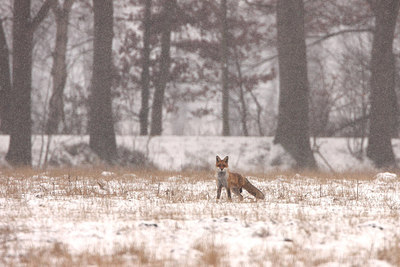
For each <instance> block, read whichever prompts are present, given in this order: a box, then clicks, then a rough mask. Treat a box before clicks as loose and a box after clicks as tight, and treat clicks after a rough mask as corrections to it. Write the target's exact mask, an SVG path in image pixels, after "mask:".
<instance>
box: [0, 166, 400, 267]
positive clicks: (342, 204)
mask: <svg viewBox="0 0 400 267" xmlns="http://www.w3.org/2000/svg"><path fill="white" fill-rule="evenodd" d="M249 179H250V180H251V181H252V182H253V184H255V185H256V186H257V187H259V188H260V189H261V190H262V191H263V192H264V193H265V194H266V199H265V200H262V201H254V199H253V198H252V196H250V195H249V194H247V193H244V196H245V199H244V201H243V202H240V201H239V200H238V199H237V198H234V199H233V202H228V201H227V200H226V194H224V193H223V197H222V200H220V201H219V202H216V200H215V196H216V186H215V182H214V180H213V177H212V173H209V172H199V173H191V174H190V173H182V174H179V173H167V172H130V171H123V170H114V171H110V170H108V171H104V170H53V171H48V172H35V171H20V172H18V171H17V172H15V171H14V172H12V173H11V172H9V171H7V172H6V171H4V172H2V174H1V175H0V181H1V183H0V218H1V220H0V258H1V260H0V264H2V265H20V264H22V265H28V266H31V265H32V266H40V265H42V266H43V265H50V266H53V265H65V266H66V265H68V266H70V265H81V266H85V265H108V266H109V265H130V266H132V265H149V266H154V265H157V266H196V265H198V266H200V265H201V266H205V265H227V266H317V265H318V266H339V265H340V266H390V265H392V266H398V265H399V264H400V222H399V221H400V220H399V219H400V216H399V209H400V197H399V196H400V195H399V193H400V191H399V189H400V188H399V186H400V183H399V179H398V178H397V176H396V175H389V174H381V175H378V176H376V177H366V176H365V177H364V178H362V176H354V175H353V176H351V177H350V176H349V177H346V176H341V177H337V178H334V177H329V176H327V175H326V174H325V175H323V174H321V175H320V176H318V175H317V176H313V175H312V174H309V175H307V176H302V175H299V174H297V175H296V174H289V173H285V174H269V175H267V174H266V175H260V176H257V177H255V176H254V177H253V176H251V177H249Z"/></svg>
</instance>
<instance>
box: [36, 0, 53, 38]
mask: <svg viewBox="0 0 400 267" xmlns="http://www.w3.org/2000/svg"><path fill="white" fill-rule="evenodd" d="M54 1H55V0H46V1H45V2H44V3H43V5H42V7H41V8H40V10H39V11H38V13H37V14H36V16H35V17H33V19H32V22H31V30H32V32H34V31H35V30H36V28H37V27H38V26H39V25H40V23H41V22H42V21H43V20H44V19H45V18H46V16H47V14H48V13H49V10H50V7H51V5H52V2H54Z"/></svg>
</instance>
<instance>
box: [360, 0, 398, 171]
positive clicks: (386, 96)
mask: <svg viewBox="0 0 400 267" xmlns="http://www.w3.org/2000/svg"><path fill="white" fill-rule="evenodd" d="M368 2H369V4H370V6H371V9H372V10H373V12H374V15H375V30H374V38H373V42H372V54H371V63H370V64H371V95H370V102H371V110H370V128H369V139H368V148H367V155H368V157H369V158H370V159H372V160H373V161H374V163H375V165H376V166H377V167H386V166H393V165H394V164H395V157H394V153H393V148H392V142H391V137H392V133H393V131H392V130H393V125H397V119H396V117H397V112H398V106H397V97H396V93H395V57H394V54H393V38H394V30H395V27H396V19H397V15H398V12H399V3H400V1H399V0H382V1H376V0H369V1H368Z"/></svg>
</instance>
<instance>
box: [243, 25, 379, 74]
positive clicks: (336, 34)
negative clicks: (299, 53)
mask: <svg viewBox="0 0 400 267" xmlns="http://www.w3.org/2000/svg"><path fill="white" fill-rule="evenodd" d="M352 32H358V33H361V32H370V33H372V32H373V29H372V28H364V29H347V30H340V31H336V32H332V33H328V34H326V35H324V36H321V37H319V39H317V40H315V41H313V42H311V43H308V44H307V47H311V46H314V45H317V44H319V43H322V42H323V41H326V40H327V39H329V38H332V37H335V36H338V35H342V34H346V33H352ZM312 37H313V38H315V37H316V36H312ZM277 57H278V54H275V55H272V56H270V57H267V58H265V59H263V60H261V61H260V62H257V63H255V64H254V65H251V66H250V68H256V67H259V66H261V65H262V64H264V63H266V62H268V61H271V60H273V59H275V58H277Z"/></svg>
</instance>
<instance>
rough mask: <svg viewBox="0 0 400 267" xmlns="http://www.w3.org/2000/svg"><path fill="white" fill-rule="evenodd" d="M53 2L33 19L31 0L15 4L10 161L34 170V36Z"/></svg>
mask: <svg viewBox="0 0 400 267" xmlns="http://www.w3.org/2000/svg"><path fill="white" fill-rule="evenodd" d="M52 1H53V0H46V1H45V2H44V3H43V5H42V7H41V8H40V10H39V12H38V13H37V14H36V16H34V17H33V18H32V19H31V15H30V12H31V10H30V8H31V1H30V0H15V1H14V17H13V67H12V69H13V73H12V90H11V116H10V118H11V122H12V124H11V128H10V145H9V147H8V152H7V155H6V160H7V161H8V162H9V163H10V164H11V165H14V166H31V164H32V148H31V133H32V129H31V125H32V120H31V91H32V49H33V32H34V31H35V29H36V28H37V27H38V26H39V25H40V23H41V22H42V21H43V20H44V18H45V17H46V16H47V13H48V11H49V9H50V4H51V2H52Z"/></svg>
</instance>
